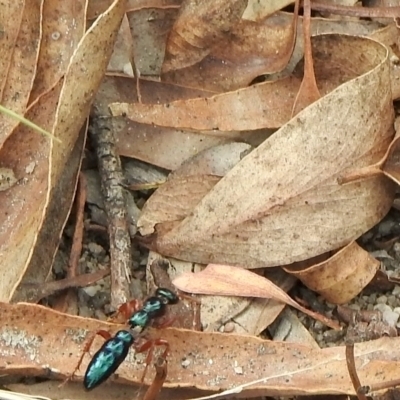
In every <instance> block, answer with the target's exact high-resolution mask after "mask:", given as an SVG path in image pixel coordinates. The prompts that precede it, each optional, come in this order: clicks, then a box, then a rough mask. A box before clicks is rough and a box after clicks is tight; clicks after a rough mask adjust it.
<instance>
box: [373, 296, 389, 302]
mask: <svg viewBox="0 0 400 400" xmlns="http://www.w3.org/2000/svg"><path fill="white" fill-rule="evenodd" d="M387 302H388V298H387V296H385V295H382V296H379V297H378V298H377V299H376V303H377V304H387Z"/></svg>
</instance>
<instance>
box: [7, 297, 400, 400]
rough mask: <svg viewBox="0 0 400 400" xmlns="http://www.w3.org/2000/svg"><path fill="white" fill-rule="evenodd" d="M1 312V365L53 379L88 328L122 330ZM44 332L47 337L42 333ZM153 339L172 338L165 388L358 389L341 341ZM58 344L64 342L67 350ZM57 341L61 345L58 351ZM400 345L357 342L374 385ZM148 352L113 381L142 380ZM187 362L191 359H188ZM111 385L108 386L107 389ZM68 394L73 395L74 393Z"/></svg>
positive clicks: (184, 335) (360, 364) (392, 373)
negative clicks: (327, 344)
mask: <svg viewBox="0 0 400 400" xmlns="http://www.w3.org/2000/svg"><path fill="white" fill-rule="evenodd" d="M0 314H1V316H2V329H1V331H0V352H1V354H2V357H1V359H0V371H2V373H4V374H5V373H6V374H8V375H21V374H24V376H27V374H29V375H35V376H40V375H43V374H48V371H49V369H50V370H51V371H57V376H56V378H58V379H65V378H66V377H67V376H69V375H70V374H71V371H72V370H73V369H74V368H75V366H76V364H77V362H78V359H79V357H80V354H81V351H82V346H83V345H84V343H85V339H86V338H87V337H88V336H89V335H91V334H92V333H93V332H95V331H97V330H99V329H103V330H107V331H109V332H110V333H111V334H113V333H115V332H116V331H117V330H119V329H121V325H115V324H110V323H106V322H103V321H98V320H93V319H88V318H82V317H73V316H70V315H66V314H61V313H57V312H55V311H52V310H50V309H48V308H45V307H42V306H36V305H33V304H4V303H1V304H0ZM32 321H40V323H32ZM44 337H45V338H46V340H43V338H44ZM21 338H22V339H21ZM77 338H80V339H79V340H77ZM149 338H154V339H156V338H162V339H165V340H167V341H168V343H169V344H170V352H169V355H168V388H174V387H178V386H179V387H192V388H193V387H194V388H198V390H201V391H205V392H204V394H209V393H210V391H211V392H212V393H214V394H215V395H217V393H220V392H221V391H224V390H228V389H232V388H234V392H235V393H238V391H239V392H240V395H241V396H246V397H252V396H254V394H255V393H256V392H258V394H259V393H264V394H265V393H267V394H268V395H270V396H287V397H289V396H292V397H293V396H296V395H305V394H308V395H315V394H317V393H322V394H323V395H324V396H326V395H328V394H337V393H345V394H348V395H354V394H355V393H354V388H353V385H352V383H351V380H350V377H349V375H348V372H347V367H346V356H345V348H344V346H341V347H331V348H326V349H315V348H312V347H310V346H305V345H302V344H297V343H282V342H275V341H271V340H263V339H260V338H257V337H254V336H246V335H235V334H229V335H227V334H221V333H214V332H213V333H209V332H195V331H189V330H180V329H173V328H170V329H161V330H160V329H158V330H151V331H149ZM103 342H104V341H103V340H102V339H101V338H98V339H96V340H95V342H94V343H93V347H92V348H93V351H95V350H97V349H98V348H99V347H100V346H101V344H102V343H103ZM60 343H62V344H63V345H62V349H60ZM55 348H57V349H59V351H57V352H55V351H54V349H55ZM399 349H400V338H396V337H391V338H388V337H384V338H382V339H379V340H371V341H368V342H364V343H359V344H356V345H355V360H356V367H357V372H358V374H359V377H360V380H361V382H366V383H368V385H376V384H380V383H382V382H383V381H390V380H395V379H398V371H399V368H400V362H399V360H400V350H399ZM32 354H36V355H39V354H40V357H38V356H36V357H32ZM145 358H146V356H145V355H143V354H134V352H133V351H131V352H130V354H129V355H128V357H127V360H126V361H125V362H123V363H122V364H121V366H120V367H119V369H118V374H116V376H115V377H114V378H113V380H114V382H118V383H129V384H130V385H132V384H134V383H139V384H140V379H141V377H142V374H143V368H144V361H145ZM89 360H90V356H89V355H86V356H85V357H84V360H83V363H82V367H81V368H80V370H79V371H77V373H76V376H75V379H76V380H77V381H78V382H79V386H80V385H81V384H82V383H81V380H82V377H83V374H84V371H85V368H86V366H87V363H88V362H89ZM249 360H250V361H251V363H249ZM183 361H186V362H185V364H184V365H183V364H182V362H183ZM238 368H239V370H240V373H238ZM205 371H206V372H207V373H205ZM152 374H153V368H152V366H150V367H149V371H148V374H147V376H146V380H145V384H149V383H150V382H151V379H152V376H153V375H152ZM210 376H211V377H213V376H218V377H219V379H218V381H217V382H216V381H215V380H214V379H210ZM327 376H328V377H329V379H327ZM71 387H72V388H75V389H76V387H75V386H74V385H73V384H72V383H67V384H66V386H65V387H64V388H63V389H61V388H59V389H58V391H59V392H60V393H64V392H61V391H62V390H66V391H67V390H70V389H71ZM81 387H82V386H80V388H81ZM107 387H108V385H105V386H104V388H105V389H106V388H107ZM80 390H82V389H80ZM132 390H134V388H132ZM100 392H101V390H100ZM75 393H76V392H75ZM101 393H102V392H101ZM63 397H65V398H71V397H73V396H72V395H71V392H69V395H65V396H63ZM197 397H198V396H197ZM227 397H228V395H227V394H226V393H224V394H221V396H220V398H223V399H226V398H227ZM124 398H125V397H124Z"/></svg>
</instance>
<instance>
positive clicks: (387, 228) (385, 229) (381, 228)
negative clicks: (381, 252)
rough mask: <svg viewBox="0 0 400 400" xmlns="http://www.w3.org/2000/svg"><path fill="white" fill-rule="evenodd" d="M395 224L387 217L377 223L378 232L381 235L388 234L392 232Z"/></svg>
mask: <svg viewBox="0 0 400 400" xmlns="http://www.w3.org/2000/svg"><path fill="white" fill-rule="evenodd" d="M395 225H396V222H395V221H393V220H390V219H389V220H386V221H383V222H381V223H380V224H379V225H378V232H379V234H380V235H381V236H388V235H389V234H390V233H391V232H392V230H393V228H394V226H395Z"/></svg>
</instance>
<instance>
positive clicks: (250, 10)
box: [242, 0, 294, 21]
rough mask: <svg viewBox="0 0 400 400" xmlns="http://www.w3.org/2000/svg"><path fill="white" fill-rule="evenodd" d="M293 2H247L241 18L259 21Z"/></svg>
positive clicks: (261, 0) (272, 0) (267, 0)
mask: <svg viewBox="0 0 400 400" xmlns="http://www.w3.org/2000/svg"><path fill="white" fill-rule="evenodd" d="M293 2H294V1H293V0H249V1H248V4H247V7H246V10H245V11H244V13H243V16H242V17H243V19H248V20H250V21H259V20H262V19H264V18H265V17H268V16H269V15H271V14H273V13H275V12H277V11H279V10H282V9H283V8H285V7H287V6H288V5H290V4H292V3H293Z"/></svg>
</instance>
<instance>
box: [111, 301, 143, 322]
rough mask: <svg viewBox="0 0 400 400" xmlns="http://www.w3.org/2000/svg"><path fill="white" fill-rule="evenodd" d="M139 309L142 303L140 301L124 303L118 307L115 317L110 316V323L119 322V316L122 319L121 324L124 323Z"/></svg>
mask: <svg viewBox="0 0 400 400" xmlns="http://www.w3.org/2000/svg"><path fill="white" fill-rule="evenodd" d="M141 307H142V302H141V301H140V300H136V299H133V300H130V301H127V302H126V303H123V304H121V305H120V306H119V307H118V310H117V312H116V313H115V315H113V316H112V318H111V319H112V321H115V322H121V321H118V317H119V316H120V315H122V317H123V321H122V322H123V323H125V322H126V321H127V320H128V319H129V318H130V317H131V315H132V314H133V313H134V312H136V311H138V310H140V308H141Z"/></svg>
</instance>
